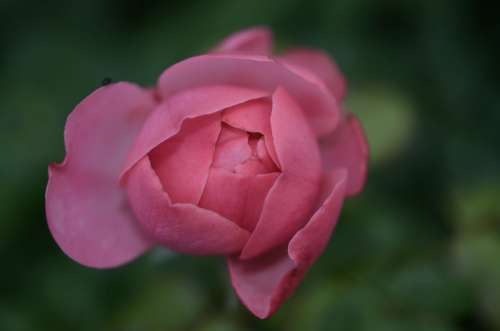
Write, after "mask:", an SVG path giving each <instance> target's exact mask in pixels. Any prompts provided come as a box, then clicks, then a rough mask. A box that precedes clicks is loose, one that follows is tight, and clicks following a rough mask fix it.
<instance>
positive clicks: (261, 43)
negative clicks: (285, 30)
mask: <svg viewBox="0 0 500 331" xmlns="http://www.w3.org/2000/svg"><path fill="white" fill-rule="evenodd" d="M272 47H273V36H272V33H271V31H270V30H269V29H267V28H264V27H254V28H249V29H246V30H243V31H240V32H236V33H233V34H231V35H230V36H229V37H227V38H226V39H224V40H223V41H222V42H221V43H220V44H219V45H218V46H217V47H216V48H215V50H214V51H215V52H220V53H245V54H255V55H268V56H269V55H271V52H272Z"/></svg>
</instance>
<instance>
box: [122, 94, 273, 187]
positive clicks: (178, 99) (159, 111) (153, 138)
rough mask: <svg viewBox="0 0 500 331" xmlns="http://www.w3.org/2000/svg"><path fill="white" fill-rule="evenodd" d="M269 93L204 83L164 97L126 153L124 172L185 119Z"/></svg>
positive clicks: (179, 127)
mask: <svg viewBox="0 0 500 331" xmlns="http://www.w3.org/2000/svg"><path fill="white" fill-rule="evenodd" d="M268 94H269V93H267V92H263V91H259V90H252V89H247V88H242V87H237V86H206V87H198V88H191V89H187V90H186V91H182V92H180V93H178V94H176V95H172V96H170V97H168V98H167V99H166V101H165V102H164V103H162V104H161V105H160V106H158V107H157V108H156V109H155V111H154V112H153V113H152V114H151V116H149V117H148V119H147V121H146V123H144V126H143V128H142V130H141V132H140V133H139V136H138V137H137V139H136V140H135V142H134V145H133V147H132V149H131V151H130V153H129V154H128V156H127V161H126V162H125V166H124V168H123V172H122V179H123V176H124V175H125V174H126V172H127V171H128V170H129V169H130V168H131V167H132V166H133V165H134V164H135V163H136V162H138V161H139V160H140V159H142V158H143V157H144V156H146V155H147V154H148V153H149V152H150V151H151V150H152V149H153V148H155V147H156V146H158V145H159V144H161V143H162V142H164V141H165V140H167V139H168V138H170V137H172V136H174V135H175V134H177V133H178V132H179V130H180V129H181V125H182V122H183V121H184V120H185V119H186V118H195V117H198V116H202V115H208V114H212V113H215V112H218V111H221V110H223V109H225V108H228V107H231V106H235V105H237V104H240V103H242V102H246V101H249V100H252V99H258V98H261V97H264V96H267V95H268Z"/></svg>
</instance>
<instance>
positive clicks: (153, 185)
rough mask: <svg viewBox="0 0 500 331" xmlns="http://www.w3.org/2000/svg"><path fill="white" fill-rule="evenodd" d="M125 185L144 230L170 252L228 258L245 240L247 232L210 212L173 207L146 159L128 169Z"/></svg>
mask: <svg viewBox="0 0 500 331" xmlns="http://www.w3.org/2000/svg"><path fill="white" fill-rule="evenodd" d="M125 185H126V188H127V193H128V197H129V201H130V204H131V206H132V209H133V211H134V213H135V215H136V216H137V218H138V219H139V221H140V223H141V224H142V226H143V227H144V229H145V230H146V231H147V232H148V233H149V234H150V235H151V236H152V237H154V238H155V239H156V240H157V241H158V242H159V243H161V244H163V245H165V246H167V247H168V248H170V249H172V250H174V251H177V252H180V253H185V254H193V255H230V254H234V253H237V252H239V251H240V250H241V248H242V247H243V245H244V244H245V242H246V241H247V239H248V236H249V233H248V231H246V230H244V229H242V228H240V227H239V226H238V225H236V224H235V223H233V222H231V221H230V220H228V219H226V218H224V217H222V216H220V215H219V214H217V213H215V212H213V211H210V210H206V209H203V208H200V207H198V206H195V205H192V204H187V203H174V204H173V203H172V202H171V200H170V198H169V196H168V194H167V193H166V192H165V191H164V190H163V188H162V185H161V182H160V180H159V179H158V177H157V176H156V173H155V172H154V170H153V168H152V167H151V163H150V161H149V158H148V157H145V158H143V159H141V160H140V161H139V162H137V163H136V165H135V166H134V167H133V168H132V169H130V171H129V174H128V176H127V178H126V181H125Z"/></svg>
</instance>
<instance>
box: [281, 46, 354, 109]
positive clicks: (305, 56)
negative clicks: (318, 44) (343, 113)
mask: <svg viewBox="0 0 500 331" xmlns="http://www.w3.org/2000/svg"><path fill="white" fill-rule="evenodd" d="M279 59H280V60H282V61H285V62H287V63H291V64H294V65H297V66H300V67H302V68H304V69H306V70H308V71H309V72H310V73H312V74H314V75H316V76H317V77H318V78H319V79H321V80H322V81H323V82H324V83H325V85H326V86H327V87H328V88H329V89H330V90H331V91H332V93H333V95H335V97H336V98H337V99H338V100H342V99H344V97H345V95H346V92H347V86H346V82H345V78H344V76H343V75H342V73H341V72H340V69H339V68H338V66H337V64H336V63H335V62H334V61H333V60H332V59H331V58H330V56H328V54H326V53H325V52H323V51H320V50H315V49H293V50H290V51H288V52H286V53H285V54H283V55H282V56H280V57H279Z"/></svg>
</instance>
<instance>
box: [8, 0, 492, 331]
mask: <svg viewBox="0 0 500 331" xmlns="http://www.w3.org/2000/svg"><path fill="white" fill-rule="evenodd" d="M498 12H499V11H498V6H496V8H495V2H493V1H491V2H489V3H488V1H474V0H471V1H460V0H448V1H446V0H444V1H439V0H434V1H405V0H398V1H388V0H381V1H372V0H329V1H327V0H325V1H315V0H308V1H299V0H273V1H255V0H254V1H245V2H242V1H234V0H226V1H173V2H170V1H124V0H122V1H118V0H116V1H102V0H87V1H56V0H47V1H35V0H33V1H17V0H16V1H15V0H2V1H0V147H1V149H0V155H1V156H0V158H1V159H0V160H1V166H0V263H1V267H0V330H2V331H3V330H5V331H10V330H16V331H17V330H130V331H135V330H152V331H155V330H168V331H175V330H193V331H194V330H196V331H209V330H210V331H233V330H234V331H236V330H242V331H243V330H259V331H266V330H289V331H295V330H301V331H302V330H348V331H358V330H370V331H377V330H405V331H406V330H409V331H412V330H425V331H451V330H479V331H481V330H500V173H499V169H500V153H499V150H500V95H499V91H500V86H499V78H498V77H499V76H500V65H499V59H500V48H499V43H500V28H499V26H500V25H499V19H498ZM256 24H258V25H268V26H270V27H272V28H273V30H274V32H275V37H276V45H277V48H278V49H284V48H286V47H289V46H292V45H306V46H311V47H318V48H323V49H326V50H327V51H329V52H330V53H331V54H332V55H333V56H334V57H335V58H336V60H337V62H338V63H339V64H340V66H341V68H342V69H343V71H344V72H345V74H346V76H347V79H348V81H349V89H350V92H349V96H348V99H347V108H348V109H350V110H351V111H353V112H355V113H357V114H358V115H359V117H360V118H361V120H362V122H363V123H364V125H365V127H366V131H367V135H368V139H369V141H370V144H371V149H372V159H371V165H370V174H369V180H368V183H367V187H366V190H365V192H364V193H363V194H362V195H361V196H360V197H358V198H355V199H352V200H350V201H349V202H348V203H347V206H346V208H345V209H344V210H343V212H342V215H341V221H340V223H339V225H338V227H337V229H336V232H335V235H334V237H333V240H332V241H331V243H330V245H329V247H328V249H327V251H326V252H325V254H324V255H323V256H322V257H321V258H320V260H319V262H318V263H317V264H316V265H315V266H314V267H313V268H312V270H311V272H310V273H309V274H308V276H307V277H306V280H305V281H304V282H303V283H302V285H301V286H300V287H299V289H298V290H297V291H296V293H295V295H294V296H293V297H292V298H291V299H290V300H289V301H288V302H287V303H286V304H285V305H284V306H283V307H282V309H281V310H280V311H279V312H278V313H277V314H276V315H275V316H273V317H272V318H270V319H269V320H266V321H260V320H257V319H256V318H254V317H253V316H251V315H250V314H249V313H248V312H247V311H246V310H245V309H244V308H242V307H241V306H240V305H239V304H238V302H237V300H236V299H235V297H234V295H233V293H232V291H231V290H230V287H229V285H228V284H229V283H228V277H227V275H226V271H225V267H224V264H223V261H222V260H221V259H218V258H193V257H187V256H174V255H172V254H170V253H168V252H167V251H162V250H160V249H158V250H156V251H153V252H151V253H150V254H148V255H146V256H144V257H142V258H140V259H139V260H137V261H136V262H134V263H132V264H130V265H128V266H126V267H123V268H119V269H114V270H106V271H97V270H92V269H87V268H84V267H81V266H79V265H78V264H76V263H74V262H72V261H71V260H69V259H68V258H67V257H66V256H65V255H64V254H63V253H62V252H61V251H60V250H59V248H58V247H57V246H56V244H55V243H54V241H53V240H52V239H51V237H50V234H49V232H48V229H47V226H46V222H45V215H44V207H43V206H44V197H43V194H44V189H45V184H46V180H47V164H48V163H49V162H52V161H60V160H62V158H63V156H64V147H63V128H64V122H65V118H66V116H67V115H68V113H69V112H70V111H71V110H72V109H73V107H74V106H75V105H76V104H77V103H78V102H79V101H80V100H81V99H82V98H83V97H85V96H86V95H88V94H89V93H90V92H91V91H92V90H94V89H95V88H96V87H97V86H99V85H100V83H101V81H102V79H103V78H104V77H112V78H113V80H114V81H118V80H129V81H135V82H139V83H140V84H143V85H152V84H154V83H155V80H156V78H157V77H158V75H159V74H160V73H161V71H162V70H163V69H165V68H166V67H167V66H169V65H171V64H173V63H175V62H176V61H178V60H181V59H183V58H186V57H189V56H191V55H194V54H198V53H201V52H203V51H205V50H207V49H209V48H210V47H211V46H212V45H214V43H216V42H217V41H218V40H220V39H221V38H223V37H224V36H226V35H227V34H229V33H230V32H233V31H236V30H238V29H240V28H243V27H247V26H252V25H256Z"/></svg>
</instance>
